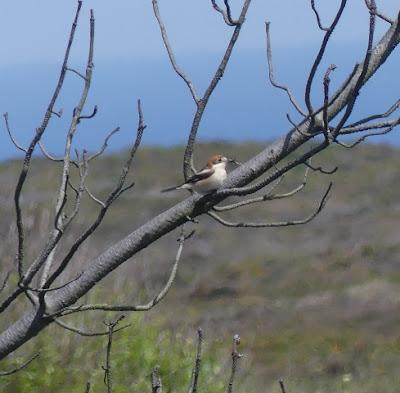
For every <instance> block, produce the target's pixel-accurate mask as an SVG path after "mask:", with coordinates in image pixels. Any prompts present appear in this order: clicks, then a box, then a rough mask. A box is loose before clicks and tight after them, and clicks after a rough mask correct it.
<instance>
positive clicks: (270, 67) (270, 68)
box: [265, 22, 307, 116]
mask: <svg viewBox="0 0 400 393" xmlns="http://www.w3.org/2000/svg"><path fill="white" fill-rule="evenodd" d="M269 26H270V22H265V33H266V40H267V61H268V77H269V81H270V82H271V85H272V86H274V87H276V88H277V89H281V90H284V91H286V94H287V95H288V97H289V100H290V102H291V103H292V105H293V106H294V108H295V109H296V110H297V112H299V113H300V115H302V116H306V115H307V114H306V112H304V111H303V109H301V107H300V105H299V104H298V103H297V100H296V98H295V97H294V95H293V93H292V92H291V90H290V89H289V88H288V87H287V86H285V85H281V84H279V83H278V82H276V81H275V77H274V69H273V61H272V45H271V36H270V32H269Z"/></svg>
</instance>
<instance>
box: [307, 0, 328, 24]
mask: <svg viewBox="0 0 400 393" xmlns="http://www.w3.org/2000/svg"><path fill="white" fill-rule="evenodd" d="M311 8H312V10H313V11H314V14H315V16H316V18H317V23H318V27H319V28H320V29H321V30H322V31H328V30H329V29H328V28H327V27H324V26H322V23H321V18H320V16H319V13H318V10H317V8H316V7H315V0H311Z"/></svg>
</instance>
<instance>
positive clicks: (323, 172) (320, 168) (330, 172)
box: [304, 161, 339, 175]
mask: <svg viewBox="0 0 400 393" xmlns="http://www.w3.org/2000/svg"><path fill="white" fill-rule="evenodd" d="M304 165H305V166H306V167H307V168H310V169H312V170H313V171H314V172H320V173H322V174H324V175H333V174H334V173H335V172H336V171H337V170H338V169H339V167H338V166H335V167H334V168H333V169H331V170H327V169H324V168H322V167H321V166H317V167H315V166H313V165H311V163H310V162H307V161H305V162H304Z"/></svg>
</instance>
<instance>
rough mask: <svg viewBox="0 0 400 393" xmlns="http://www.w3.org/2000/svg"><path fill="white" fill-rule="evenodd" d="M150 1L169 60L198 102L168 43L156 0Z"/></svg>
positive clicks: (190, 83)
mask: <svg viewBox="0 0 400 393" xmlns="http://www.w3.org/2000/svg"><path fill="white" fill-rule="evenodd" d="M152 3H153V10H154V15H155V17H156V19H157V22H158V26H159V27H160V31H161V36H162V39H163V42H164V46H165V49H166V50H167V53H168V57H169V60H170V61H171V64H172V67H173V69H174V70H175V72H176V73H177V74H178V75H179V76H180V77H181V78H182V79H183V80H184V82H185V83H186V85H187V87H188V88H189V90H190V94H191V95H192V97H193V100H194V102H195V103H196V104H198V102H199V100H200V98H199V97H198V95H197V93H196V88H195V87H194V85H193V82H192V81H191V80H190V79H189V78H188V77H187V76H186V74H185V73H184V72H183V71H182V70H181V68H180V67H179V66H178V63H177V62H176V59H175V55H174V52H173V50H172V47H171V44H170V43H169V39H168V34H167V30H166V28H165V25H164V22H163V20H162V18H161V14H160V9H159V7H158V0H152Z"/></svg>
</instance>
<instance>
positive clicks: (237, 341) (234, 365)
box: [226, 334, 243, 393]
mask: <svg viewBox="0 0 400 393" xmlns="http://www.w3.org/2000/svg"><path fill="white" fill-rule="evenodd" d="M239 344H240V337H239V335H238V334H235V335H234V336H233V343H232V368H231V375H230V377H229V383H228V388H227V390H226V391H227V393H232V392H233V384H234V382H235V375H236V370H237V365H238V361H239V359H240V358H241V357H242V356H243V355H242V354H241V353H239V351H238V347H239Z"/></svg>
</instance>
